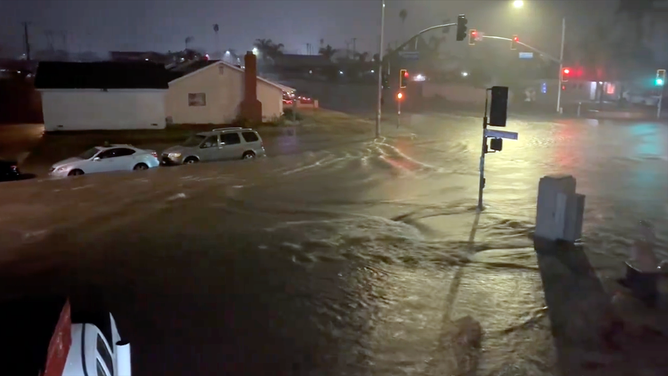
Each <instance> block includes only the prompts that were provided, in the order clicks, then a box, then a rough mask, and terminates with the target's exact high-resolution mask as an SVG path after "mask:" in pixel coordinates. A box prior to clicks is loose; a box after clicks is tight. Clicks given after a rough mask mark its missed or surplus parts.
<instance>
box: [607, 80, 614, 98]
mask: <svg viewBox="0 0 668 376" xmlns="http://www.w3.org/2000/svg"><path fill="white" fill-rule="evenodd" d="M605 93H606V94H610V95H612V94H615V84H611V83H609V82H606V83H605Z"/></svg>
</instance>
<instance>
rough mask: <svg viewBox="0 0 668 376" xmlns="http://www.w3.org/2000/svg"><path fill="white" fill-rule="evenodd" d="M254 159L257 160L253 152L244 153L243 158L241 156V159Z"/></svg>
mask: <svg viewBox="0 0 668 376" xmlns="http://www.w3.org/2000/svg"><path fill="white" fill-rule="evenodd" d="M253 158H255V153H253V152H252V151H247V152H245V153H244V155H243V156H241V159H253Z"/></svg>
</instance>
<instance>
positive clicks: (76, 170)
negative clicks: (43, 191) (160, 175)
mask: <svg viewBox="0 0 668 376" xmlns="http://www.w3.org/2000/svg"><path fill="white" fill-rule="evenodd" d="M158 166H160V161H159V160H158V153H156V152H155V151H154V150H143V149H138V148H136V147H134V146H132V145H111V146H104V147H102V146H97V147H94V148H92V149H89V150H87V151H85V152H84V153H83V154H81V155H79V156H78V157H73V158H68V159H65V160H63V161H60V162H58V163H56V164H54V165H53V166H52V167H51V170H50V171H49V175H51V176H54V177H64V176H76V175H83V174H93V173H97V172H111V171H132V170H148V169H149V168H155V167H158Z"/></svg>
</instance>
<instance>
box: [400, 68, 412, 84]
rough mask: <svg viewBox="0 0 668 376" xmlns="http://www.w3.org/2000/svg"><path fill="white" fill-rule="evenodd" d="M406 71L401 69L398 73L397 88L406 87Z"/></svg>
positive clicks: (407, 75)
mask: <svg viewBox="0 0 668 376" xmlns="http://www.w3.org/2000/svg"><path fill="white" fill-rule="evenodd" d="M409 76H410V75H409V74H408V69H402V70H400V71H399V87H400V88H402V89H403V88H405V87H406V86H407V85H408V77H409Z"/></svg>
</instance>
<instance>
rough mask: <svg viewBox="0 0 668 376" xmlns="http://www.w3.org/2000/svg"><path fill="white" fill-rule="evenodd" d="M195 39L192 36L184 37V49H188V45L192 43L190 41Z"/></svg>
mask: <svg viewBox="0 0 668 376" xmlns="http://www.w3.org/2000/svg"><path fill="white" fill-rule="evenodd" d="M193 40H195V38H193V37H186V41H185V42H186V50H187V49H188V45H189V44H190V43H192V41H193Z"/></svg>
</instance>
